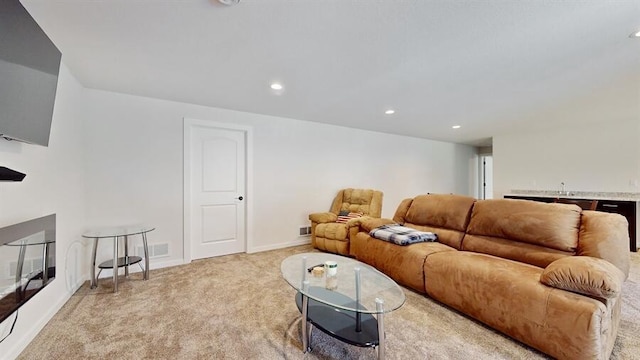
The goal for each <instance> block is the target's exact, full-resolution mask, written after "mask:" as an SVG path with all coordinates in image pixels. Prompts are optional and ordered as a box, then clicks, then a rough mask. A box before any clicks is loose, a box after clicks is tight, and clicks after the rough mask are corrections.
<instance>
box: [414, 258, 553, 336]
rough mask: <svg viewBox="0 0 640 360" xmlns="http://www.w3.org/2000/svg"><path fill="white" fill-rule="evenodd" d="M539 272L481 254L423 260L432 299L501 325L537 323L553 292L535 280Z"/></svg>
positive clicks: (537, 278) (514, 325) (532, 267)
mask: <svg viewBox="0 0 640 360" xmlns="http://www.w3.org/2000/svg"><path fill="white" fill-rule="evenodd" d="M542 270H543V269H541V268H538V267H536V266H532V265H528V264H523V263H520V262H516V261H511V260H506V259H501V258H498V257H495V256H491V255H485V254H478V253H472V252H466V251H457V252H448V253H438V254H433V255H431V256H429V257H428V258H427V259H426V261H425V263H424V272H425V289H426V291H427V294H428V295H429V296H431V297H433V298H434V299H436V300H439V301H442V302H444V303H445V304H447V305H450V306H452V307H454V308H456V309H458V310H460V311H462V312H464V313H465V314H468V315H470V316H472V317H474V318H476V319H482V320H483V321H486V319H492V321H493V324H492V325H494V326H495V325H499V327H500V328H510V327H521V326H523V325H524V324H528V326H541V325H543V324H544V323H545V318H546V315H547V302H546V299H547V297H548V295H549V293H550V292H551V291H552V290H551V288H549V287H548V286H544V285H542V284H541V283H540V281H539V280H540V274H541V273H542ZM513 314H518V315H517V316H514V315H513ZM513 330H514V331H524V330H525V329H524V328H522V329H513Z"/></svg>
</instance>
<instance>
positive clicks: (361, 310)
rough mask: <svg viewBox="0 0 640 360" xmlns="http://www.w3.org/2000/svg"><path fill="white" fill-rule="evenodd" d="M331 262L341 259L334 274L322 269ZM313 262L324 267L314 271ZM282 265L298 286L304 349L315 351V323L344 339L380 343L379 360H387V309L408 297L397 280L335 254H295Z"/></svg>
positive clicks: (288, 278)
mask: <svg viewBox="0 0 640 360" xmlns="http://www.w3.org/2000/svg"><path fill="white" fill-rule="evenodd" d="M327 261H333V262H335V263H337V272H336V275H335V276H330V275H331V273H330V272H328V271H323V270H326V269H324V263H325V262H327ZM314 267H320V268H322V270H321V271H312V269H313V268H314ZM280 269H281V271H282V276H283V277H284V279H285V280H286V281H287V282H288V283H289V285H291V286H292V287H293V288H294V289H296V291H297V294H296V304H297V305H298V309H299V310H300V312H301V313H302V347H303V351H304V352H305V353H306V352H307V351H310V350H311V346H310V340H311V330H312V328H313V326H315V327H316V328H318V329H320V330H321V331H323V332H325V333H326V334H328V335H330V336H332V337H334V338H336V339H338V340H340V341H343V342H345V343H348V344H351V345H356V346H363V347H374V348H375V347H377V348H378V359H384V321H383V319H384V314H385V313H389V312H391V311H393V310H396V309H398V308H399V307H401V306H402V305H403V304H404V301H405V295H404V291H403V290H402V289H401V288H400V286H398V284H396V283H395V282H394V281H393V280H392V279H391V278H389V277H388V276H386V275H385V274H383V273H381V272H380V271H378V270H376V269H375V268H373V267H371V266H369V265H367V264H364V263H362V262H359V261H357V260H355V259H351V258H348V257H344V256H339V255H333V254H325V253H305V254H297V255H292V256H289V257H288V258H286V259H284V261H282V264H281V265H280ZM320 273H322V274H320ZM328 275H329V276H328ZM305 314H306V316H305ZM374 315H375V316H374Z"/></svg>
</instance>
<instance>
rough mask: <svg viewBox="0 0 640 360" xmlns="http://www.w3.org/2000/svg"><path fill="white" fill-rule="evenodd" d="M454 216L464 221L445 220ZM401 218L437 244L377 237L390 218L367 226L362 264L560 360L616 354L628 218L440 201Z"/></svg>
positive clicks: (409, 205)
mask: <svg viewBox="0 0 640 360" xmlns="http://www.w3.org/2000/svg"><path fill="white" fill-rule="evenodd" d="M454 208H455V209H457V211H459V212H456V211H453V210H452V209H454ZM460 212H461V213H460ZM418 214H421V215H418ZM469 215H470V216H469ZM450 216H452V217H453V218H455V219H457V220H455V221H453V220H450V219H449V221H445V218H448V217H450ZM463 219H465V220H466V222H464V224H465V225H464V228H463V230H460V227H459V226H458V225H460V224H461V223H463ZM394 221H395V222H397V223H400V224H403V225H405V226H410V227H414V228H416V229H419V230H425V231H433V232H435V233H437V234H438V236H439V242H438V243H419V244H413V245H409V246H398V245H395V244H391V243H387V242H384V241H380V240H377V239H373V238H371V237H370V236H368V231H369V230H370V229H371V228H375V227H376V226H379V224H381V223H389V222H392V221H391V220H388V219H379V220H377V221H373V220H369V221H366V222H363V223H362V224H361V230H362V231H361V232H359V233H358V234H357V235H356V236H355V238H354V241H353V243H352V249H353V252H354V254H355V256H356V258H357V259H359V260H361V261H364V262H367V263H370V264H372V265H374V266H376V267H377V268H378V269H380V270H381V271H383V272H385V273H387V274H388V275H390V276H391V277H392V278H394V279H396V280H397V281H398V282H399V283H402V284H404V285H406V286H409V287H411V288H413V289H415V290H418V291H421V292H425V293H427V294H428V295H429V296H430V297H432V298H434V299H436V300H438V301H440V302H442V303H444V304H446V305H448V306H451V307H453V308H455V309H457V310H459V311H461V312H463V313H465V314H467V315H469V316H471V317H473V318H475V319H477V320H479V321H482V322H484V323H485V324H487V325H489V326H491V327H493V328H495V329H497V330H499V331H501V332H503V333H505V334H507V335H509V336H511V337H513V338H515V339H517V340H520V341H522V342H523V343H526V344H528V345H530V346H532V347H535V348H537V349H539V350H541V351H543V352H545V353H547V354H549V355H551V356H554V357H556V358H561V359H606V358H608V357H609V355H610V354H611V351H612V349H613V344H614V341H615V338H616V335H617V330H618V325H619V321H620V304H621V294H620V289H621V284H622V282H623V281H624V280H625V279H626V277H627V276H628V272H629V253H628V249H627V244H628V239H629V238H628V233H627V224H626V219H625V218H624V217H622V216H620V215H617V214H608V213H600V212H595V211H582V210H581V209H580V208H579V207H578V206H575V205H564V204H543V203H536V202H531V201H525V200H502V199H500V200H479V201H474V200H473V199H471V198H466V202H465V197H460V196H457V195H435V194H432V195H421V196H418V197H416V198H414V199H407V200H404V201H403V202H402V203H401V204H400V206H399V207H398V211H397V212H396V215H395V216H394ZM460 234H461V235H460ZM456 235H457V236H456ZM458 239H460V240H458ZM420 270H422V274H420ZM412 277H417V278H418V279H415V278H412ZM542 279H544V280H545V281H546V283H543V282H541V280H542ZM420 280H421V281H422V284H421V283H420ZM576 280H578V281H577V283H578V284H576ZM549 284H551V285H553V286H550V285H549ZM603 284H604V285H603ZM605 285H606V286H605ZM607 286H608V287H611V288H608V287H607ZM602 287H604V289H601V288H602ZM594 288H595V290H594ZM568 290H569V291H568ZM596 290H597V291H596ZM600 290H602V291H600Z"/></svg>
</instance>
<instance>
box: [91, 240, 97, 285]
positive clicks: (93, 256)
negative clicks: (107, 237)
mask: <svg viewBox="0 0 640 360" xmlns="http://www.w3.org/2000/svg"><path fill="white" fill-rule="evenodd" d="M97 251H98V238H94V239H93V252H92V253H91V288H92V289H95V288H96V287H97V286H98V279H97V278H96V252H97Z"/></svg>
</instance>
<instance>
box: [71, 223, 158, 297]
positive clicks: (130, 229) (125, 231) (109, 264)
mask: <svg viewBox="0 0 640 360" xmlns="http://www.w3.org/2000/svg"><path fill="white" fill-rule="evenodd" d="M153 230H155V227H152V226H146V225H127V226H116V227H105V228H94V229H90V230H88V231H86V232H85V233H84V234H82V237H85V238H89V239H94V240H93V252H92V255H91V288H92V289H93V288H95V287H97V286H98V276H99V275H100V272H101V271H102V270H103V269H113V292H118V268H121V267H124V273H125V277H127V276H129V266H130V265H133V264H139V263H140V262H141V261H142V258H141V257H139V256H129V245H128V242H129V236H132V235H141V236H142V245H143V249H144V260H145V266H144V268H142V265H140V268H141V269H142V273H143V279H144V280H147V279H149V250H148V248H147V233H148V232H150V231H153ZM105 238H111V239H113V260H107V261H104V262H102V263H100V264H99V265H98V268H99V269H100V270H99V271H98V275H96V273H95V272H96V252H97V251H98V240H99V239H105ZM120 238H124V257H118V240H119V239H120Z"/></svg>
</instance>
